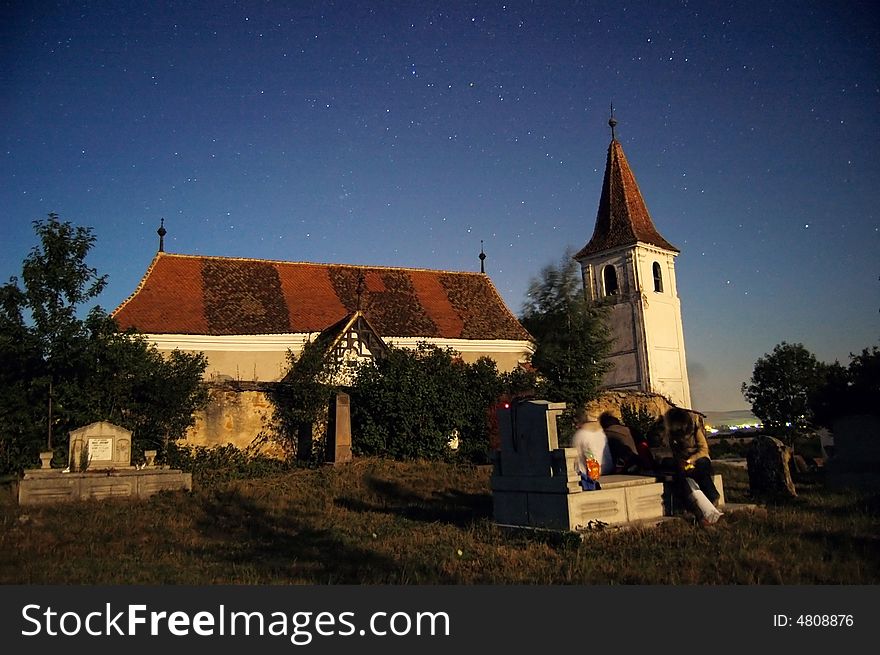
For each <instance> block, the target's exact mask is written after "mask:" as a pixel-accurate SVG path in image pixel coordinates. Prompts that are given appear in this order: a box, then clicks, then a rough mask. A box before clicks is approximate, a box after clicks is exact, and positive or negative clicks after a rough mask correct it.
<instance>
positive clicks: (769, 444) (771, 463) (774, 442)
mask: <svg viewBox="0 0 880 655" xmlns="http://www.w3.org/2000/svg"><path fill="white" fill-rule="evenodd" d="M746 462H747V464H748V469H749V491H750V492H751V494H752V495H753V496H777V497H779V496H781V497H791V498H793V497H795V496H797V491H795V488H794V483H793V482H792V480H791V471H790V470H789V467H790V465H791V448H789V447H788V446H786V445H785V444H784V443H782V442H781V441H780V440H779V439H774V438H773V437H768V436H766V435H761V436H759V437H756V438H755V439H753V440H752V444H751V445H750V446H749V449H748V451H747V452H746Z"/></svg>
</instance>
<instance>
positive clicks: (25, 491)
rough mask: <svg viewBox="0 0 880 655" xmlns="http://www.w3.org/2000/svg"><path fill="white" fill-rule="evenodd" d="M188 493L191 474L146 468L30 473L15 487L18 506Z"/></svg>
mask: <svg viewBox="0 0 880 655" xmlns="http://www.w3.org/2000/svg"><path fill="white" fill-rule="evenodd" d="M184 490H185V491H192V473H184V472H183V471H178V470H176V469H167V468H147V469H135V468H129V469H122V470H109V471H95V472H85V473H63V472H62V471H60V470H58V469H55V470H49V471H46V470H43V469H33V470H27V471H25V472H24V478H23V479H22V480H20V481H19V483H18V503H19V504H20V505H45V504H51V503H62V502H71V501H77V500H90V499H94V500H103V499H105V498H148V497H150V496H152V495H153V494H155V493H158V492H160V491H184Z"/></svg>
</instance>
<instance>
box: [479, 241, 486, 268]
mask: <svg viewBox="0 0 880 655" xmlns="http://www.w3.org/2000/svg"><path fill="white" fill-rule="evenodd" d="M485 272H486V253H484V252H483V240H482V239H480V273H485Z"/></svg>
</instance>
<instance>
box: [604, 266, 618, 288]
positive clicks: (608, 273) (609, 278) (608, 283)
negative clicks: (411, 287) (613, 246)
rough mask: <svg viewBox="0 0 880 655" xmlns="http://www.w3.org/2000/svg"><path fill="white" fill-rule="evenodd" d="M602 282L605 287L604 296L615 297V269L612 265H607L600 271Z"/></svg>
mask: <svg viewBox="0 0 880 655" xmlns="http://www.w3.org/2000/svg"><path fill="white" fill-rule="evenodd" d="M602 282H603V283H604V286H605V295H606V296H616V295H617V293H618V287H617V269H616V268H614V266H613V265H611V264H609V265H608V266H606V267H605V268H603V269H602Z"/></svg>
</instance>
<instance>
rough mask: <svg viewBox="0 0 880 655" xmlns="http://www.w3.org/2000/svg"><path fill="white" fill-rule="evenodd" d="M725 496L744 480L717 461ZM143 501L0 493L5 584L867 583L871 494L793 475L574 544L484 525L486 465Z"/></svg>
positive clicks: (369, 467)
mask: <svg viewBox="0 0 880 655" xmlns="http://www.w3.org/2000/svg"><path fill="white" fill-rule="evenodd" d="M717 468H718V469H719V470H720V472H721V473H722V474H723V475H724V480H725V494H726V496H727V499H728V502H744V501H748V500H749V499H748V497H747V491H748V483H747V479H746V474H745V471H744V470H742V469H736V468H733V467H725V466H724V465H723V464H718V466H717ZM195 487H196V489H195V491H194V492H193V493H178V494H160V495H157V496H154V497H153V498H151V499H149V500H146V501H135V502H126V501H122V500H108V501H103V502H94V501H89V502H80V503H74V504H66V505H56V506H46V507H19V506H18V505H17V504H16V503H15V500H14V498H13V497H12V495H11V494H10V493H9V492H8V491H5V492H4V491H2V490H0V582H2V583H5V584H197V585H208V584H221V583H222V584H303V583H305V584H336V583H365V584H599V585H606V584H661V585H666V584H877V583H878V582H880V559H878V558H877V557H876V553H877V552H880V548H878V547H880V530H878V509H880V496H878V494H876V493H864V492H861V493H859V492H854V491H847V492H832V491H828V490H826V489H825V487H824V486H823V484H822V482H821V479H820V478H815V477H814V478H811V479H808V480H802V481H800V482H799V484H798V490H799V494H800V495H799V497H798V498H797V499H795V500H793V501H789V502H787V503H781V504H775V505H770V506H767V507H766V508H765V509H763V510H762V511H759V512H743V513H736V514H728V515H725V517H724V518H722V520H721V522H719V523H718V524H717V525H715V526H711V527H709V528H706V529H702V528H698V527H696V526H694V525H692V524H691V523H689V522H687V521H676V522H670V523H667V524H664V525H662V526H660V527H658V528H655V529H633V530H626V531H623V530H604V531H598V532H595V533H592V534H590V535H588V537H587V538H586V539H585V540H584V541H581V540H579V539H576V538H565V537H554V536H539V535H535V534H525V533H516V534H509V533H505V532H504V531H502V530H500V529H499V528H498V527H496V526H495V524H494V523H493V522H492V502H491V495H490V493H489V470H488V469H487V468H485V467H466V466H455V465H451V464H441V463H429V462H415V463H399V462H391V461H385V460H379V459H362V460H356V461H355V462H353V463H352V464H350V465H347V466H343V467H339V468H331V467H327V468H318V469H297V470H293V471H288V472H283V473H278V474H275V475H271V476H268V477H263V478H259V479H252V480H229V481H220V482H205V483H204V484H199V479H198V478H197V480H196V484H195Z"/></svg>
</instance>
